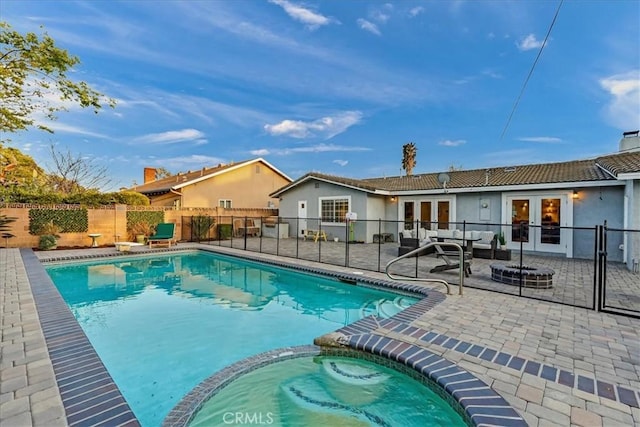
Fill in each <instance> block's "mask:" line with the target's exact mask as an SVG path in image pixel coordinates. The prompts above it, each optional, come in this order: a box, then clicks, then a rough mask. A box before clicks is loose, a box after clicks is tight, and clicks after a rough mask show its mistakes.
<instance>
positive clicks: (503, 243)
mask: <svg viewBox="0 0 640 427" xmlns="http://www.w3.org/2000/svg"><path fill="white" fill-rule="evenodd" d="M498 243H500V249H502V250H504V249H506V248H507V239H506V238H505V237H504V233H503V232H502V231H501V232H500V234H498Z"/></svg>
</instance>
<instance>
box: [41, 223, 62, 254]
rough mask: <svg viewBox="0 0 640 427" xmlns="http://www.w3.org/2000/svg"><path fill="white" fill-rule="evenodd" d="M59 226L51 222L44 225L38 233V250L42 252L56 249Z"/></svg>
mask: <svg viewBox="0 0 640 427" xmlns="http://www.w3.org/2000/svg"><path fill="white" fill-rule="evenodd" d="M59 233H60V226H58V225H57V224H55V223H54V222H53V221H49V222H47V223H46V224H44V225H43V226H42V227H41V228H40V231H39V233H38V234H39V235H40V242H39V243H38V248H39V249H41V250H43V251H48V250H52V249H56V248H57V247H58V239H59V238H60V234H59Z"/></svg>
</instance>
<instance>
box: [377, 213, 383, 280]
mask: <svg viewBox="0 0 640 427" xmlns="http://www.w3.org/2000/svg"><path fill="white" fill-rule="evenodd" d="M382 239H383V237H382V218H378V271H380V257H381V256H382V243H381V240H382Z"/></svg>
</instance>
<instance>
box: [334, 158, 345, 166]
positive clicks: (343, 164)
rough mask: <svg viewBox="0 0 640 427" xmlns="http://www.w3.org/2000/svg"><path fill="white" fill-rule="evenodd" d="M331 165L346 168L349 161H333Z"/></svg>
mask: <svg viewBox="0 0 640 427" xmlns="http://www.w3.org/2000/svg"><path fill="white" fill-rule="evenodd" d="M333 163H335V164H337V165H340V166H347V165H348V164H349V160H340V159H336V160H334V161H333Z"/></svg>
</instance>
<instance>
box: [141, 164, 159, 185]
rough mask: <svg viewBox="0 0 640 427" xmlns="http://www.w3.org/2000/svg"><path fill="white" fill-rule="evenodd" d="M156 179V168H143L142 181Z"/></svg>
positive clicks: (146, 181)
mask: <svg viewBox="0 0 640 427" xmlns="http://www.w3.org/2000/svg"><path fill="white" fill-rule="evenodd" d="M155 180H156V168H144V183H145V184H146V183H148V182H153V181H155Z"/></svg>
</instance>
